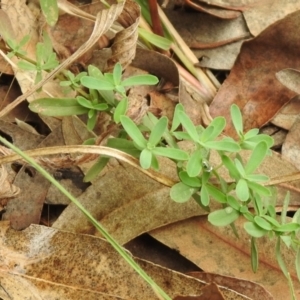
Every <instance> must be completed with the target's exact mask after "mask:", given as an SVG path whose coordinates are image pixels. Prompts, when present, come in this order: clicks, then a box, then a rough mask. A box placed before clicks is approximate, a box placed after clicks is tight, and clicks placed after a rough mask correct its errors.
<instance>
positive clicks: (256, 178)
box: [245, 174, 269, 182]
mask: <svg viewBox="0 0 300 300" xmlns="http://www.w3.org/2000/svg"><path fill="white" fill-rule="evenodd" d="M245 178H247V179H248V180H250V181H254V182H264V181H268V180H269V177H268V176H266V175H262V174H249V175H246V176H245Z"/></svg>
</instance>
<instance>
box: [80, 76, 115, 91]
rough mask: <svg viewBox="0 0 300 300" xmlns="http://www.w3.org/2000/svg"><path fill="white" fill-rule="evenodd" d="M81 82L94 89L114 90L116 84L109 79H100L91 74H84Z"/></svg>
mask: <svg viewBox="0 0 300 300" xmlns="http://www.w3.org/2000/svg"><path fill="white" fill-rule="evenodd" d="M80 82H81V84H82V85H83V86H85V87H87V88H89V89H93V90H104V91H109V90H114V88H115V85H114V84H113V83H111V82H110V81H108V80H105V79H98V78H94V77H91V76H83V77H82V78H81V79H80Z"/></svg>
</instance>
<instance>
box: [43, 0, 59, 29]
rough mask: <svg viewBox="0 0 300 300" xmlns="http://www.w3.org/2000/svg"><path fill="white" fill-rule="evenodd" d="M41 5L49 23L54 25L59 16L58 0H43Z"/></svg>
mask: <svg viewBox="0 0 300 300" xmlns="http://www.w3.org/2000/svg"><path fill="white" fill-rule="evenodd" d="M40 5H41V9H42V12H43V15H44V16H45V19H46V21H47V23H48V24H49V25H50V26H54V25H55V24H56V22H57V20H58V16H59V10H58V5H57V0H41V1H40Z"/></svg>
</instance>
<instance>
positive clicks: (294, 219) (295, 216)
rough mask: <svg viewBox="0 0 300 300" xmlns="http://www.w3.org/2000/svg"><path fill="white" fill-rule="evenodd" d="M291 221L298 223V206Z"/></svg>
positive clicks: (299, 212)
mask: <svg viewBox="0 0 300 300" xmlns="http://www.w3.org/2000/svg"><path fill="white" fill-rule="evenodd" d="M292 222H293V223H298V224H300V208H298V209H297V211H296V212H295V214H294V216H293V219H292Z"/></svg>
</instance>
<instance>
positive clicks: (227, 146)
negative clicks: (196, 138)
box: [203, 139, 241, 152]
mask: <svg viewBox="0 0 300 300" xmlns="http://www.w3.org/2000/svg"><path fill="white" fill-rule="evenodd" d="M203 146H205V147H207V148H210V149H215V150H220V151H229V152H238V151H240V150H241V148H240V146H239V145H238V143H236V142H235V141H233V140H232V141H229V140H225V139H224V140H221V141H209V142H206V143H204V145H203Z"/></svg>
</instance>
